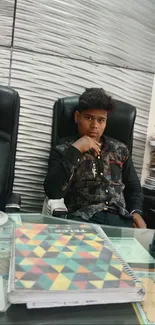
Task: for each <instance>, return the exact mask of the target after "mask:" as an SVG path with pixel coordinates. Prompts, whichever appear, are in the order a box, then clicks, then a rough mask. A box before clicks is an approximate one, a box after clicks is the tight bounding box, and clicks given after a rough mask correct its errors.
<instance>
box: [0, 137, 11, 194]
mask: <svg viewBox="0 0 155 325" xmlns="http://www.w3.org/2000/svg"><path fill="white" fill-rule="evenodd" d="M0 153H1V156H0V197H1V195H2V194H3V193H4V192H5V191H6V188H7V181H8V173H9V161H10V159H9V155H10V143H9V142H6V141H3V140H2V139H0Z"/></svg>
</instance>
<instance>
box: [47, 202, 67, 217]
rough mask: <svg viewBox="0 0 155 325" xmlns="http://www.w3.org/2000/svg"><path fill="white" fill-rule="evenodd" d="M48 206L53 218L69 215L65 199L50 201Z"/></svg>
mask: <svg viewBox="0 0 155 325" xmlns="http://www.w3.org/2000/svg"><path fill="white" fill-rule="evenodd" d="M48 206H49V207H50V211H51V214H52V215H53V216H57V217H58V216H59V217H60V216H63V215H67V212H68V209H67V207H66V205H65V203H64V199H63V198H62V199H58V200H57V199H55V200H52V199H50V200H48Z"/></svg>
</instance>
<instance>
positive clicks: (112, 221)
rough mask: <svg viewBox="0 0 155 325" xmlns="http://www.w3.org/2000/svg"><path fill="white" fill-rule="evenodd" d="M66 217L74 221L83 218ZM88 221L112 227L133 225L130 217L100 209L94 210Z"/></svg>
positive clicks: (82, 220)
mask: <svg viewBox="0 0 155 325" xmlns="http://www.w3.org/2000/svg"><path fill="white" fill-rule="evenodd" d="M68 219H71V220H74V221H80V222H84V221H85V220H84V219H82V218H81V217H80V216H79V217H75V216H68ZM88 222H89V223H97V224H100V225H107V226H114V227H129V228H132V227H133V225H132V224H133V220H132V217H131V218H130V217H125V216H120V215H117V214H114V213H110V212H108V211H104V210H102V211H100V212H96V213H95V214H94V215H93V216H92V217H91V218H90V219H89V220H88Z"/></svg>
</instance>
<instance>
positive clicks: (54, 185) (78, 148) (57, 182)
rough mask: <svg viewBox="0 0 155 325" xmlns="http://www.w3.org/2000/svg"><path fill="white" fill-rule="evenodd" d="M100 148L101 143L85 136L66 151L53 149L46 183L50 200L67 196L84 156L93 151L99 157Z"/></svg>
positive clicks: (45, 188)
mask: <svg viewBox="0 0 155 325" xmlns="http://www.w3.org/2000/svg"><path fill="white" fill-rule="evenodd" d="M100 146H101V145H100V143H99V142H97V141H95V140H93V139H91V138H90V137H88V136H86V135H85V136H83V137H81V138H80V139H78V140H77V141H75V142H74V143H72V145H70V146H69V147H68V148H66V149H64V151H61V150H59V149H52V151H51V155H50V159H49V163H48V173H47V176H46V179H45V182H44V190H45V193H46V195H47V196H48V198H49V199H61V198H62V197H64V196H65V194H66V192H67V190H68V188H69V185H70V183H71V179H72V176H73V173H74V169H75V167H76V166H77V164H78V162H79V160H80V158H81V157H82V154H83V153H84V152H86V151H88V150H90V149H93V150H94V152H95V155H98V154H99V153H100Z"/></svg>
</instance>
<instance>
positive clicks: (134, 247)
mask: <svg viewBox="0 0 155 325" xmlns="http://www.w3.org/2000/svg"><path fill="white" fill-rule="evenodd" d="M110 240H111V242H112V243H113V245H114V247H115V249H116V250H117V251H118V253H119V254H120V255H121V256H122V258H123V259H124V260H125V261H126V262H127V263H147V264H149V263H155V260H154V258H153V257H152V256H151V255H150V254H149V253H148V252H147V250H146V249H145V248H144V247H143V246H142V245H141V244H140V243H139V242H138V240H137V239H136V238H126V237H110Z"/></svg>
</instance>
